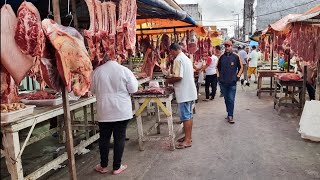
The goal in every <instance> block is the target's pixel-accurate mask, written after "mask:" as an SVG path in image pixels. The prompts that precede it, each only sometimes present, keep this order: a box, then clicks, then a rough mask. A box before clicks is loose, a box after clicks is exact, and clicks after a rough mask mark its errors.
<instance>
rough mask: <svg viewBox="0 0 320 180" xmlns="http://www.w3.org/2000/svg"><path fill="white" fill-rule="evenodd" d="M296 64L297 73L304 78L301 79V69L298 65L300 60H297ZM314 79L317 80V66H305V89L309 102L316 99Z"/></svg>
mask: <svg viewBox="0 0 320 180" xmlns="http://www.w3.org/2000/svg"><path fill="white" fill-rule="evenodd" d="M296 62H297V67H298V68H297V70H298V73H299V74H300V76H302V78H305V77H303V69H302V67H301V64H300V58H297V59H296ZM316 78H317V66H316V65H314V66H311V65H308V66H307V83H306V88H307V91H308V95H309V99H310V101H311V100H315V99H316V84H317V83H316Z"/></svg>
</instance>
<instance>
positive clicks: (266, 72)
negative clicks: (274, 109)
mask: <svg viewBox="0 0 320 180" xmlns="http://www.w3.org/2000/svg"><path fill="white" fill-rule="evenodd" d="M275 73H285V71H280V70H270V69H258V87H257V96H258V97H259V99H260V98H261V93H262V92H269V93H270V96H271V95H272V92H273V91H274V87H273V84H274V83H272V82H271V83H270V87H265V88H263V87H262V78H264V77H270V78H273V77H274V75H275ZM271 81H272V80H271Z"/></svg>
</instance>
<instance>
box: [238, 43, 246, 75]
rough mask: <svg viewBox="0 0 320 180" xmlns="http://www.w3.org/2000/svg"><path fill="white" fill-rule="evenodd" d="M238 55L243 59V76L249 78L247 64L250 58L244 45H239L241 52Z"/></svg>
mask: <svg viewBox="0 0 320 180" xmlns="http://www.w3.org/2000/svg"><path fill="white" fill-rule="evenodd" d="M238 55H239V56H240V58H241V60H242V66H243V76H244V77H243V78H244V79H247V71H248V66H247V58H248V54H247V52H246V51H245V50H244V48H243V47H242V46H239V52H238Z"/></svg>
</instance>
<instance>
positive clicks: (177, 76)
mask: <svg viewBox="0 0 320 180" xmlns="http://www.w3.org/2000/svg"><path fill="white" fill-rule="evenodd" d="M170 54H171V55H172V56H173V57H175V60H174V64H173V77H172V78H169V79H167V80H166V84H173V86H174V91H175V95H176V99H177V102H178V106H179V112H180V120H181V121H182V122H183V127H184V133H185V136H184V138H181V139H180V140H178V141H179V142H180V143H178V144H177V145H176V148H177V149H184V148H188V147H191V145H192V144H191V141H192V140H191V139H192V138H191V134H192V119H193V117H192V104H193V101H194V100H196V99H197V90H196V86H195V83H194V74H193V64H192V62H191V60H190V59H189V58H188V57H187V56H186V55H185V54H184V53H183V52H182V50H181V47H180V46H179V44H177V43H173V44H171V45H170Z"/></svg>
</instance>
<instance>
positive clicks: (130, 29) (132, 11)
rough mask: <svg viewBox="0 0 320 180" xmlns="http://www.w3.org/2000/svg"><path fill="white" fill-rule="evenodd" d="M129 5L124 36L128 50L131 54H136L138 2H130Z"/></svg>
mask: <svg viewBox="0 0 320 180" xmlns="http://www.w3.org/2000/svg"><path fill="white" fill-rule="evenodd" d="M128 3H129V4H127V8H128V9H127V19H126V22H125V23H124V25H123V26H124V36H125V44H126V50H127V51H129V52H130V53H131V54H135V45H136V19H137V3H136V0H129V1H128Z"/></svg>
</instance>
